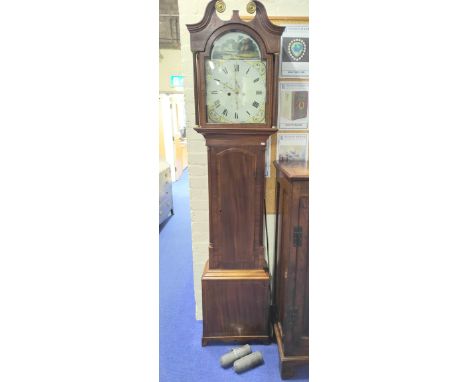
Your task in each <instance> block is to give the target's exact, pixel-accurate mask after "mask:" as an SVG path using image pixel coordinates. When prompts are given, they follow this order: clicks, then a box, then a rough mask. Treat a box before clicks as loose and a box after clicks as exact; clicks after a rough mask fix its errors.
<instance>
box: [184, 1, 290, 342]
mask: <svg viewBox="0 0 468 382" xmlns="http://www.w3.org/2000/svg"><path fill="white" fill-rule="evenodd" d="M215 3H216V1H215V0H213V1H211V2H209V3H208V5H207V7H206V10H205V15H204V17H203V19H202V20H201V21H200V22H199V23H196V24H191V25H187V28H188V30H189V32H190V42H191V49H192V52H193V65H194V83H195V105H196V109H195V115H196V124H197V125H198V126H197V127H196V128H195V130H196V131H197V132H199V133H200V134H203V136H204V137H205V139H206V145H207V147H208V150H207V151H208V188H209V260H208V262H207V264H206V266H205V270H204V272H203V276H202V297H203V338H202V344H203V345H206V344H207V343H208V342H212V341H224V342H255V341H260V342H269V340H270V337H269V317H268V316H269V315H268V312H269V305H270V296H269V272H268V268H267V266H266V262H265V248H264V245H263V212H264V205H263V200H264V196H265V147H266V141H267V139H268V137H269V136H270V135H272V134H274V133H275V132H276V131H277V129H276V128H274V127H273V126H275V125H276V118H277V115H276V114H277V107H276V105H277V83H278V81H277V76H278V68H279V51H280V38H281V34H282V33H283V30H284V28H283V27H279V26H277V25H274V24H272V23H271V22H270V20H269V19H268V16H267V14H266V11H265V8H264V6H263V5H262V4H261V3H260V2H258V1H254V3H255V5H256V15H255V18H254V19H252V20H251V21H248V22H247V21H243V20H241V18H240V17H239V12H238V11H234V12H233V15H232V18H231V19H230V20H228V21H223V20H221V19H220V18H219V17H218V16H217V14H216V9H215ZM229 32H242V33H244V34H247V35H248V36H249V37H250V38H252V39H254V40H255V42H256V44H257V45H258V47H259V49H260V52H261V59H262V60H263V61H264V62H265V63H266V68H265V70H266V77H265V78H266V80H265V81H266V83H265V85H266V86H265V89H266V98H265V122H264V123H208V119H207V110H206V94H205V92H206V85H205V76H206V73H205V62H206V60H208V59H209V58H210V52H211V49H212V47H213V44H214V43H215V42H216V39H217V38H220V36H223V34H225V33H229Z"/></svg>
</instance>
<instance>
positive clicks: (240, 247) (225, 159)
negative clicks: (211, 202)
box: [216, 148, 257, 268]
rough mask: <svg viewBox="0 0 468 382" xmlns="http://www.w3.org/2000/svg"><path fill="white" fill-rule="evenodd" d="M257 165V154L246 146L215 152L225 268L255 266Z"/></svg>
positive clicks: (220, 236)
mask: <svg viewBox="0 0 468 382" xmlns="http://www.w3.org/2000/svg"><path fill="white" fill-rule="evenodd" d="M256 167H257V161H256V156H255V155H254V154H253V153H252V152H249V151H247V150H244V149H240V148H229V149H225V150H222V151H220V152H219V153H217V154H216V175H217V183H218V184H217V188H218V190H217V191H218V192H217V195H218V200H217V208H218V213H219V224H220V225H219V228H220V229H219V230H218V235H217V238H218V240H219V248H218V250H219V251H220V252H221V254H222V264H223V267H224V268H253V267H254V266H255V257H254V254H253V249H254V232H255V212H256V208H255V171H256ZM240 212H242V213H240ZM233 238H235V240H233Z"/></svg>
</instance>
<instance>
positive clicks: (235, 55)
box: [205, 32, 266, 123]
mask: <svg viewBox="0 0 468 382" xmlns="http://www.w3.org/2000/svg"><path fill="white" fill-rule="evenodd" d="M205 74H206V76H205V85H206V111H207V113H206V114H207V122H208V123H265V100H266V66H265V62H264V61H263V60H261V57H260V49H259V48H258V45H257V43H256V42H255V40H253V39H252V38H251V37H250V36H248V35H247V34H245V33H241V32H229V33H226V34H225V35H223V36H222V37H220V38H219V39H218V40H217V41H216V42H215V44H214V47H213V50H212V54H211V59H210V60H206V62H205Z"/></svg>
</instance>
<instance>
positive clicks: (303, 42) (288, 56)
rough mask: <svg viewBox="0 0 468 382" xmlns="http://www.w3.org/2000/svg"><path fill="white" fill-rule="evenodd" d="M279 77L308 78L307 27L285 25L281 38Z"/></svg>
mask: <svg viewBox="0 0 468 382" xmlns="http://www.w3.org/2000/svg"><path fill="white" fill-rule="evenodd" d="M280 76H281V77H308V76H309V26H308V25H287V26H286V29H285V30H284V33H283V35H282V36H281V73H280Z"/></svg>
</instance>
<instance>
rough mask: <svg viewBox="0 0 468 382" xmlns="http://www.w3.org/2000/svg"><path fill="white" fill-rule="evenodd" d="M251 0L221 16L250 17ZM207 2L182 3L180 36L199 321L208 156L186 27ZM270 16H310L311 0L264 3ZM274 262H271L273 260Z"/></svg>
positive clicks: (188, 0)
mask: <svg viewBox="0 0 468 382" xmlns="http://www.w3.org/2000/svg"><path fill="white" fill-rule="evenodd" d="M247 3H248V1H247V0H246V1H239V0H233V1H226V11H225V12H224V13H223V14H221V15H220V17H221V18H223V19H229V18H230V16H231V14H232V10H233V9H238V10H239V11H240V14H241V16H242V15H248V13H247V12H246V10H245V8H246V5H247ZM206 4H208V1H207V0H204V1H193V0H179V12H180V36H181V45H182V47H181V48H182V49H181V54H182V71H183V74H184V76H185V89H184V93H185V105H186V113H187V138H188V163H189V179H190V205H191V209H192V211H191V214H192V250H193V254H192V255H193V276H194V289H195V302H196V318H197V319H198V320H200V319H202V309H201V276H202V272H203V267H204V265H205V262H206V260H207V259H208V241H209V236H208V192H207V190H208V176H207V174H208V173H207V155H206V146H205V140H204V138H203V137H202V136H201V135H200V134H198V133H196V132H195V131H194V130H193V127H194V125H195V106H194V96H193V74H192V73H193V66H192V52H191V50H190V36H189V33H188V31H187V28H186V26H185V25H186V24H193V23H196V22H198V21H200V20H201V18H202V17H203V14H204V11H205V7H206ZM263 4H264V5H265V7H266V10H267V12H268V15H270V16H308V0H295V1H286V0H264V1H263ZM273 222H274V219H273V218H272V217H271V216H270V217H269V219H268V228H269V237H270V252H271V251H272V249H273V247H274V243H273V241H272V236H271V233H272V232H273V229H274V226H273ZM270 263H271V261H270Z"/></svg>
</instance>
